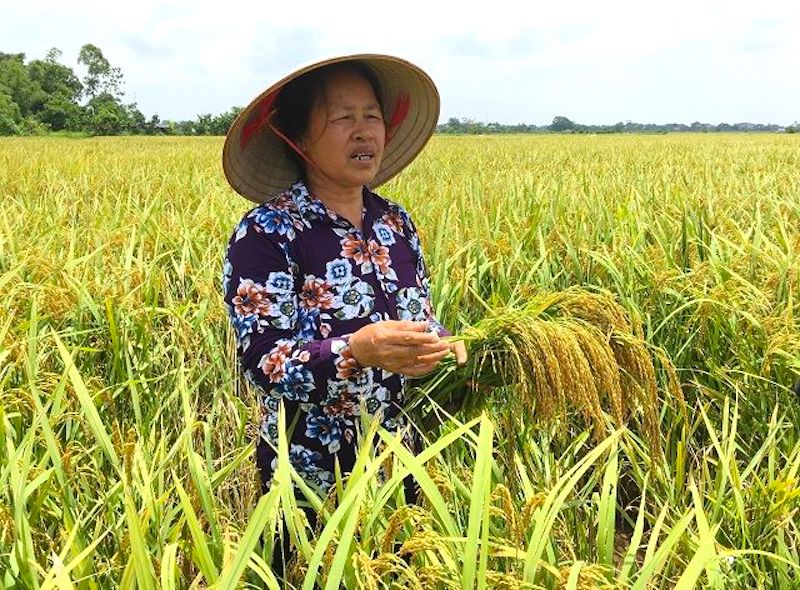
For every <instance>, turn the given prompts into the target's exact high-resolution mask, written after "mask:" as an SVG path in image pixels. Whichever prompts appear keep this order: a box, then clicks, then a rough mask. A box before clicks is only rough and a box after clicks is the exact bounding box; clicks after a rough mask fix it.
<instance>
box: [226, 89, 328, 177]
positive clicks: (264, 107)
mask: <svg viewBox="0 0 800 590" xmlns="http://www.w3.org/2000/svg"><path fill="white" fill-rule="evenodd" d="M279 91H280V89H278V90H274V91H272V92H270V93H269V94H268V95H267V96H265V97H264V99H263V100H262V101H261V102H260V103H259V104H258V114H257V115H256V117H255V118H254V119H253V120H252V121H250V122H249V123H248V124H247V125H245V126H244V128H243V129H242V135H241V137H240V138H239V145H240V146H241V147H242V149H244V148H245V147H247V144H249V143H250V141H251V140H252V139H253V136H254V135H256V134H257V133H259V132H260V131H261V130H262V129H263V128H264V127H269V129H270V130H271V131H272V132H273V133H274V134H275V135H277V136H278V137H279V138H280V139H282V140H283V142H284V143H285V144H286V145H288V146H289V147H290V148H292V150H294V151H295V152H296V153H297V155H298V156H300V157H301V158H303V160H305V161H306V163H307V164H309V165H311V166H313V167H314V168H316V169H317V170H319V166H317V164H316V163H315V162H314V161H313V160H312V159H311V158H309V157H308V156H307V155H306V154H305V152H303V150H301V149H300V148H299V147H297V146H296V145H295V143H294V142H293V141H292V140H291V139H289V138H288V137H286V135H285V134H284V133H283V132H282V131H281V130H280V129H278V127H277V126H276V125H275V124H273V122H272V117H274V116H275V113H277V112H278V110H277V109H274V108H272V105H273V104H274V103H275V99H276V98H278V93H279Z"/></svg>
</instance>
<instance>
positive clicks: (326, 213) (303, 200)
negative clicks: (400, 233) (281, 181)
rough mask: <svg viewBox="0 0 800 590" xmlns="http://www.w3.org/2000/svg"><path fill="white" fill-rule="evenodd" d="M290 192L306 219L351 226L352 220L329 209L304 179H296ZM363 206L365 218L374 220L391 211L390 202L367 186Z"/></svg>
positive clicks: (363, 193)
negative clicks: (309, 189)
mask: <svg viewBox="0 0 800 590" xmlns="http://www.w3.org/2000/svg"><path fill="white" fill-rule="evenodd" d="M289 193H290V195H291V197H292V200H293V201H294V203H295V204H296V205H297V209H298V211H299V212H300V215H301V216H302V217H303V219H304V220H306V221H308V222H309V223H312V222H314V221H323V222H325V223H329V224H332V225H337V226H349V225H350V222H349V221H347V220H346V219H342V218H341V217H339V216H338V215H337V214H336V213H334V212H333V211H331V210H330V209H328V208H327V207H326V206H325V204H324V203H323V202H322V201H320V200H319V199H317V198H316V197H314V196H313V195H311V193H310V192H309V191H308V187H307V186H306V183H305V181H304V180H303V179H300V180H298V181H296V182H295V183H294V184H293V185H292V186H291V188H290V189H289ZM362 196H363V201H364V204H363V207H364V210H365V211H366V213H367V215H366V216H365V219H370V220H371V221H370V223H371V222H372V220H375V219H379V218H380V217H381V216H383V214H384V213H387V212H388V211H389V203H388V202H387V201H386V200H385V199H383V198H381V197H379V196H378V195H376V194H375V193H373V192H372V191H371V190H369V189H368V188H367V187H366V186H365V187H364V188H363V189H362Z"/></svg>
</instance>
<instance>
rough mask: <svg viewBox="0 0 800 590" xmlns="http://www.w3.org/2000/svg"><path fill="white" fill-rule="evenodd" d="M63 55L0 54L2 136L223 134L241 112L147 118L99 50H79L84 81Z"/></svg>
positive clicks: (54, 50) (54, 52) (88, 47)
mask: <svg viewBox="0 0 800 590" xmlns="http://www.w3.org/2000/svg"><path fill="white" fill-rule="evenodd" d="M61 57H62V52H61V51H60V50H59V49H57V48H52V49H50V50H49V51H48V52H47V55H46V56H45V57H44V59H33V60H29V61H26V59H25V54H24V53H2V52H0V135H41V134H45V133H50V132H63V133H70V132H72V133H79V134H85V135H127V134H132V135H157V134H169V135H224V134H225V133H226V132H227V131H228V128H229V127H230V125H231V123H233V120H234V119H235V118H236V115H238V114H239V112H240V111H241V109H240V108H235V107H234V108H232V109H230V110H229V111H228V112H226V113H222V114H219V115H212V114H210V113H209V114H203V115H198V116H197V118H196V119H195V120H193V121H169V120H161V119H160V118H159V116H158V115H152V116H150V117H149V118H148V117H146V116H145V115H144V114H143V113H142V112H141V110H139V107H138V106H137V105H136V103H135V102H132V103H125V102H124V100H123V97H124V94H125V93H124V92H123V91H122V82H123V76H122V72H121V70H120V69H119V68H117V67H114V66H112V65H111V64H110V63H109V61H108V59H106V57H105V56H104V55H103V52H102V51H101V50H100V48H99V47H97V46H95V45H92V44H87V45H84V46H83V47H81V50H80V53H79V54H78V61H77V63H78V64H79V65H81V66H83V69H84V70H85V75H84V76H83V78H80V77H78V75H77V74H76V73H75V72H74V71H73V69H72V68H70V67H69V66H66V65H64V64H62V63H61V62H60V59H61Z"/></svg>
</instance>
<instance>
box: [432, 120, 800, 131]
mask: <svg viewBox="0 0 800 590" xmlns="http://www.w3.org/2000/svg"><path fill="white" fill-rule="evenodd" d="M437 132H438V133H445V134H448V133H449V134H457V135H465V134H466V135H491V134H501V133H685V132H689V133H719V132H737V133H752V132H756V133H798V132H800V123H794V124H793V125H789V126H787V127H783V126H781V125H775V124H772V123H768V124H763V123H733V124H729V123H720V124H718V125H711V124H709V123H700V122H699V121H695V122H694V123H692V124H691V125H686V124H684V123H667V124H664V125H659V124H655V123H633V122H631V121H627V122H625V123H622V122H619V123H614V124H613V125H582V124H580V123H575V122H573V121H571V120H570V119H569V118H567V117H564V116H558V117H555V118H554V119H553V122H552V123H550V124H549V125H528V124H525V123H520V124H517V125H503V124H500V123H483V122H480V121H474V120H472V119H456V118H455V117H451V118H450V119H448V121H447V122H446V123H444V124H442V125H439V126H438V127H437Z"/></svg>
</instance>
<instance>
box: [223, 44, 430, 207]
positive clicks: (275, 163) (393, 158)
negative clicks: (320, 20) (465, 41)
mask: <svg viewBox="0 0 800 590" xmlns="http://www.w3.org/2000/svg"><path fill="white" fill-rule="evenodd" d="M345 62H358V63H360V64H362V65H363V66H365V67H367V68H368V69H369V70H370V71H371V72H372V73H373V74H374V76H375V79H376V80H377V82H378V86H379V87H380V93H381V96H382V98H383V101H382V102H383V109H384V113H383V115H384V119H385V120H386V121H387V123H389V124H391V118H392V115H393V114H395V115H396V114H397V113H398V111H402V113H401V117H399V119H400V122H399V124H398V125H397V126H396V128H393V129H391V131H390V138H389V137H387V143H386V147H385V150H384V154H383V160H382V161H381V164H380V168H379V169H378V173H377V174H376V175H375V178H374V180H373V181H372V182H371V183H370V188H374V187H377V186H379V185H381V184H383V183H384V182H386V181H387V180H389V179H390V178H392V177H393V176H395V175H396V174H398V173H399V172H400V171H401V170H402V169H403V168H405V167H406V166H408V164H409V163H411V161H412V160H413V159H414V158H415V157H416V156H417V154H418V153H419V152H420V151H421V150H422V148H423V147H424V146H425V144H426V143H427V142H428V140H429V139H430V137H431V135H433V132H434V130H435V128H436V123H437V121H438V120H439V93H438V91H437V90H436V86H435V85H434V83H433V81H432V80H431V79H430V77H429V76H428V75H427V74H426V73H425V72H424V71H422V70H421V69H420V68H418V67H417V66H415V65H414V64H412V63H409V62H407V61H405V60H402V59H400V58H397V57H392V56H389V55H377V54H359V55H346V56H341V57H334V58H331V59H326V60H324V61H320V62H315V63H313V64H310V65H306V66H303V67H301V68H299V69H297V70H295V71H294V72H292V73H291V74H289V75H287V76H285V77H284V78H281V79H280V80H279V81H278V82H276V83H275V84H273V85H272V86H270V87H269V88H267V89H266V90H265V91H264V92H262V93H261V94H260V95H259V96H258V97H256V99H255V100H253V101H252V102H251V103H250V104H249V105H248V106H247V107H246V108H245V109H244V110H243V111H242V112H241V113H239V116H238V117H237V118H236V120H235V121H234V122H233V125H231V128H230V130H229V131H228V135H227V137H226V138H225V147H224V148H223V151H222V167H223V169H224V171H225V176H226V177H227V179H228V182H229V183H230V185H231V186H232V187H233V188H234V190H235V191H236V192H238V193H239V194H240V195H242V196H243V197H246V198H248V199H250V200H251V201H255V202H257V203H262V202H264V201H267V200H269V199H270V198H272V197H274V196H275V195H276V194H277V193H279V192H281V191H283V190H285V189H287V188H288V187H289V186H290V185H291V184H292V183H293V182H294V181H295V180H297V179H298V178H299V177H300V175H301V171H300V169H299V167H298V165H297V163H296V162H295V160H294V159H293V158H291V157H290V156H289V154H288V152H287V146H286V143H285V142H284V140H283V139H281V138H280V137H278V136H277V135H276V134H275V133H274V132H273V131H272V130H271V129H270V128H269V127H268V126H266V125H265V123H266V121H267V120H268V119H269V116H270V110H271V107H272V103H273V102H274V100H275V97H276V96H277V95H278V93H279V91H280V90H281V89H282V88H283V87H284V86H285V85H286V84H287V83H289V82H291V81H292V80H294V79H296V78H299V77H301V76H303V75H304V74H307V73H309V72H311V71H313V70H316V69H318V68H321V67H323V66H327V65H330V64H338V63H345ZM398 105H399V106H398Z"/></svg>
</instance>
